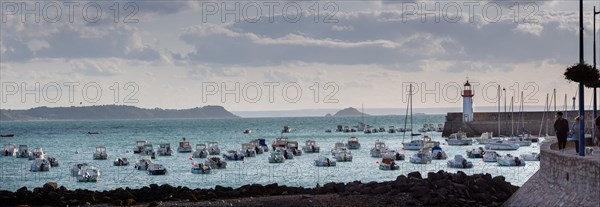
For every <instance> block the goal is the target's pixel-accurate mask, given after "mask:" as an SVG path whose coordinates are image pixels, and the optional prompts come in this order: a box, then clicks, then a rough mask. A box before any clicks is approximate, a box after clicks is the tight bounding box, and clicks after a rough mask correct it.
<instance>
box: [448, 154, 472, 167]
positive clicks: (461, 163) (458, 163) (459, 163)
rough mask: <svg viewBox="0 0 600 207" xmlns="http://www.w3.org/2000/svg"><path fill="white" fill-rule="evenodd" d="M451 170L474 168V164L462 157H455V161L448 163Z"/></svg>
mask: <svg viewBox="0 0 600 207" xmlns="http://www.w3.org/2000/svg"><path fill="white" fill-rule="evenodd" d="M447 165H448V167H450V168H473V162H471V161H468V160H467V159H465V158H464V157H463V156H462V155H454V160H449V161H448V164H447Z"/></svg>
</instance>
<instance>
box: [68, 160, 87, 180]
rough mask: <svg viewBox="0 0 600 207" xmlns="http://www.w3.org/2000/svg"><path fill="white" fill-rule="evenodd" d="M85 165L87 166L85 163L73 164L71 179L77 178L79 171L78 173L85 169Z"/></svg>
mask: <svg viewBox="0 0 600 207" xmlns="http://www.w3.org/2000/svg"><path fill="white" fill-rule="evenodd" d="M87 165H88V164H87V163H77V164H74V165H73V166H72V167H71V176H73V177H76V176H77V174H78V173H79V171H80V170H81V169H82V168H83V167H85V166H87Z"/></svg>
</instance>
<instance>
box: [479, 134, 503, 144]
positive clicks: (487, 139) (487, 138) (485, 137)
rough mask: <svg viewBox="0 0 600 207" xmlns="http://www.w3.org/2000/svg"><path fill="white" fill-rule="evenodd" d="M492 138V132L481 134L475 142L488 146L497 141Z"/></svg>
mask: <svg viewBox="0 0 600 207" xmlns="http://www.w3.org/2000/svg"><path fill="white" fill-rule="evenodd" d="M493 136H494V132H484V133H481V136H479V138H475V141H477V143H479V144H489V143H492V142H495V141H498V139H496V138H492V137H493Z"/></svg>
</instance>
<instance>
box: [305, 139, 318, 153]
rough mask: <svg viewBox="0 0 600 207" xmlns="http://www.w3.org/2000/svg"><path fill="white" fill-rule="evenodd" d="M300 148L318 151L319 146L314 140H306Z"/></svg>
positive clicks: (310, 151) (311, 151)
mask: <svg viewBox="0 0 600 207" xmlns="http://www.w3.org/2000/svg"><path fill="white" fill-rule="evenodd" d="M302 150H304V152H306V153H319V151H320V147H319V145H317V142H316V141H315V140H307V141H306V143H305V144H304V147H302Z"/></svg>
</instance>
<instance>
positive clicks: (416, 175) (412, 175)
mask: <svg viewBox="0 0 600 207" xmlns="http://www.w3.org/2000/svg"><path fill="white" fill-rule="evenodd" d="M411 177H412V178H418V179H423V177H421V173H420V172H411V173H408V178H411ZM396 179H397V178H396Z"/></svg>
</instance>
